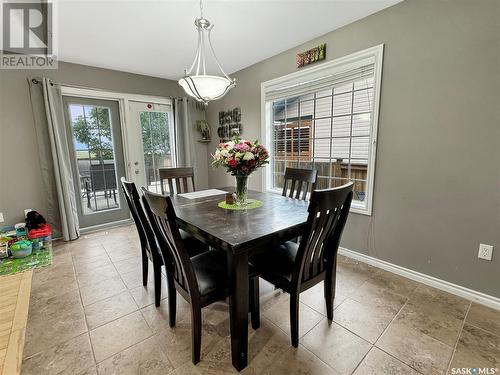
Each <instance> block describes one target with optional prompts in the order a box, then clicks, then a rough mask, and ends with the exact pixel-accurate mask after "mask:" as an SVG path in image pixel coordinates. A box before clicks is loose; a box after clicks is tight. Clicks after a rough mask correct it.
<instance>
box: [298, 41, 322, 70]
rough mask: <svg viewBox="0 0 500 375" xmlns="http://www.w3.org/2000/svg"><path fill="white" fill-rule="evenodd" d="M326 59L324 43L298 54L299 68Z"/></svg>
mask: <svg viewBox="0 0 500 375" xmlns="http://www.w3.org/2000/svg"><path fill="white" fill-rule="evenodd" d="M325 57H326V43H323V44H320V45H319V46H317V47H314V48H311V49H310V50H308V51H305V52H302V53H297V68H301V67H303V66H304V65H309V64H312V63H315V62H318V61H321V60H324V59H325Z"/></svg>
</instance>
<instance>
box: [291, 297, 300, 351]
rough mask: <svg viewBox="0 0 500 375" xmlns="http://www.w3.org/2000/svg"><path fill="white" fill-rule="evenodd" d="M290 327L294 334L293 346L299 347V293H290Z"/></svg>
mask: <svg viewBox="0 0 500 375" xmlns="http://www.w3.org/2000/svg"><path fill="white" fill-rule="evenodd" d="M290 327H291V331H292V332H291V334H292V346H293V347H295V348H297V347H298V346H299V293H298V292H294V293H290Z"/></svg>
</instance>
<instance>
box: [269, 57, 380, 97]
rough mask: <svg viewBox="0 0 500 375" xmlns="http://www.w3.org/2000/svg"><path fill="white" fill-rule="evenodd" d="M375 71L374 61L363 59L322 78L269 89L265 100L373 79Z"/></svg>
mask: <svg viewBox="0 0 500 375" xmlns="http://www.w3.org/2000/svg"><path fill="white" fill-rule="evenodd" d="M374 71H375V61H374V60H373V59H365V60H363V61H360V62H358V63H356V65H355V66H352V65H351V66H346V67H344V69H342V71H339V72H336V73H334V74H330V75H327V76H323V77H314V76H313V75H309V77H306V76H304V77H300V78H298V79H295V80H294V82H291V83H289V84H288V85H286V86H281V87H280V86H278V87H275V88H273V87H271V88H270V89H269V90H267V91H266V93H265V100H266V101H271V100H276V99H280V98H287V97H294V96H299V95H307V94H312V93H314V92H318V91H322V90H325V89H332V88H335V87H340V86H345V85H347V84H349V83H353V82H357V81H361V80H364V79H367V78H370V77H373V75H374Z"/></svg>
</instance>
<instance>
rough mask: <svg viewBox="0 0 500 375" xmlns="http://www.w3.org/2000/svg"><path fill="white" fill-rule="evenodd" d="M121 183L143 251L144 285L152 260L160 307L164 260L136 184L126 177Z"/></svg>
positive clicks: (157, 304) (157, 300) (144, 284)
mask: <svg viewBox="0 0 500 375" xmlns="http://www.w3.org/2000/svg"><path fill="white" fill-rule="evenodd" d="M120 181H121V183H122V190H123V194H124V195H125V199H126V201H127V204H128V208H129V209H130V213H131V214H132V218H133V219H134V223H135V227H136V228H137V232H138V233H139V241H140V243H141V251H142V285H143V286H146V285H147V284H148V267H149V266H148V265H149V261H148V260H151V262H152V263H153V276H154V287H155V305H156V306H157V307H158V306H160V300H161V266H162V265H163V259H162V257H161V255H160V252H159V251H158V246H157V244H156V241H155V240H154V234H153V230H152V229H151V226H150V225H149V221H148V219H147V218H146V215H145V213H144V210H143V209H142V205H141V200H140V197H139V193H138V192H137V188H136V187H135V184H134V183H133V182H130V181H127V180H125V177H122V178H121V179H120Z"/></svg>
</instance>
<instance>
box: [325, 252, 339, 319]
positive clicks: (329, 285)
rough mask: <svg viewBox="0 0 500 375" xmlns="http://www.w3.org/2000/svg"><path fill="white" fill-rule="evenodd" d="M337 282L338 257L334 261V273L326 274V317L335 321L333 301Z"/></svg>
mask: <svg viewBox="0 0 500 375" xmlns="http://www.w3.org/2000/svg"><path fill="white" fill-rule="evenodd" d="M336 281H337V256H335V258H334V259H333V267H332V271H331V273H330V272H327V273H326V277H325V281H324V286H325V301H326V316H327V318H328V320H330V321H331V320H333V301H334V299H335V283H336Z"/></svg>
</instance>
